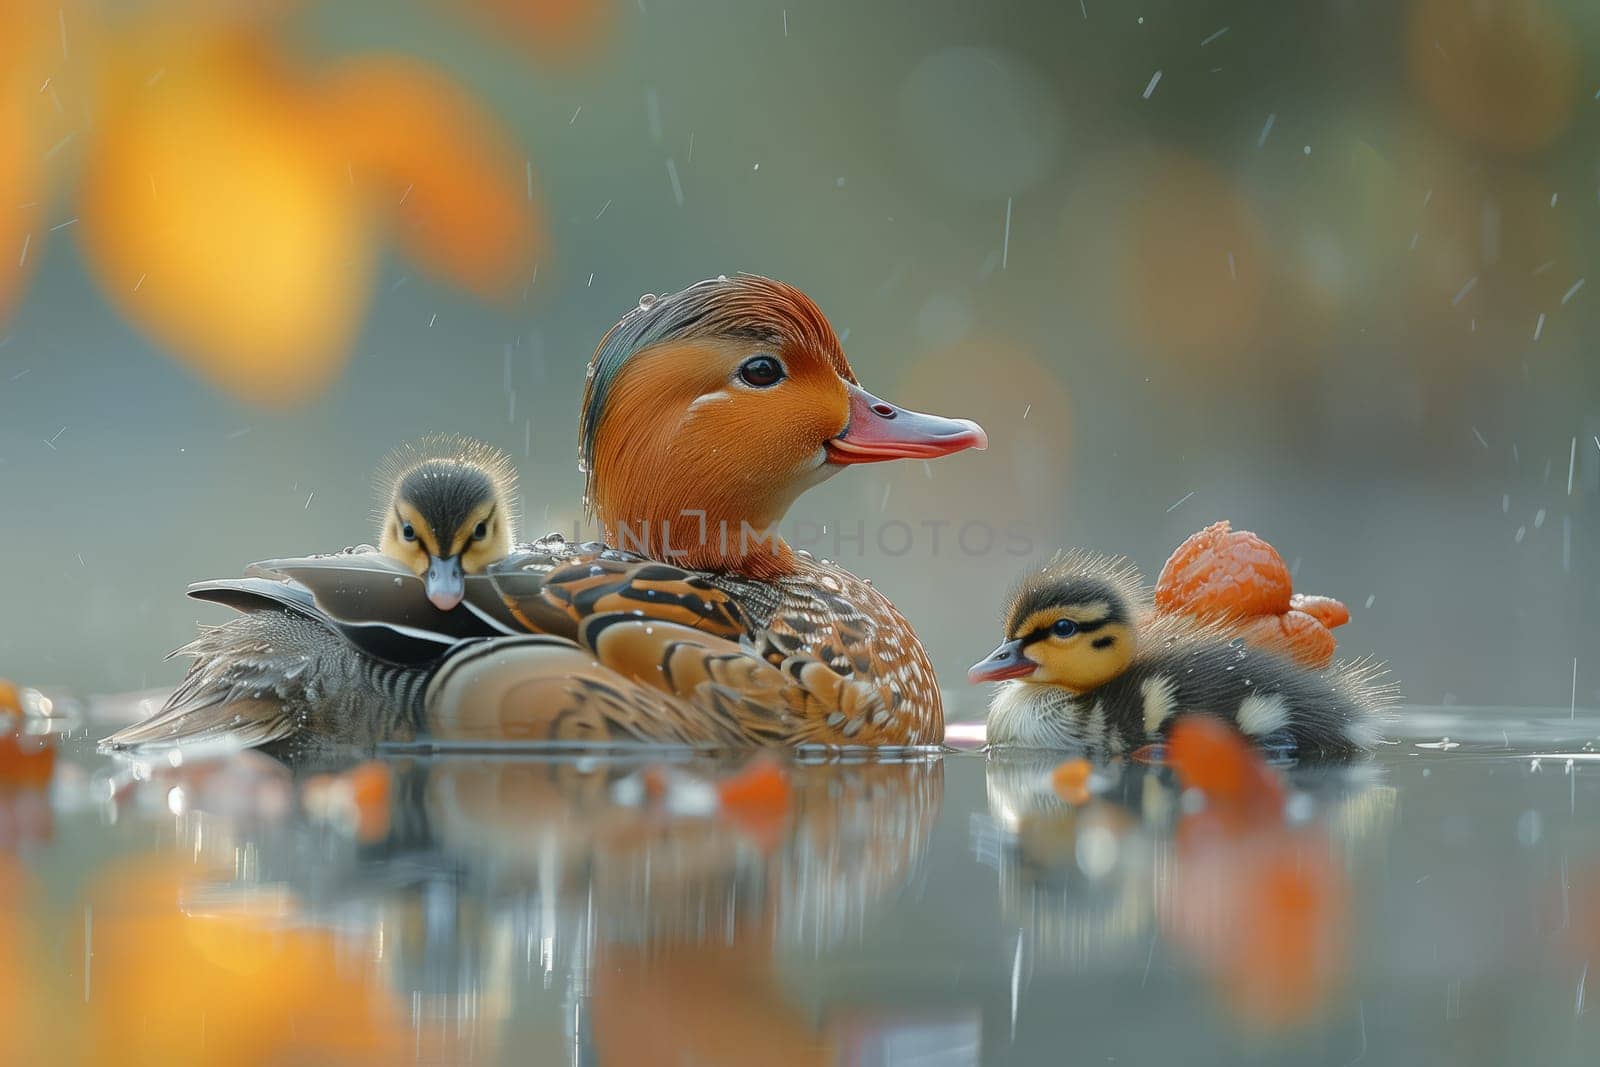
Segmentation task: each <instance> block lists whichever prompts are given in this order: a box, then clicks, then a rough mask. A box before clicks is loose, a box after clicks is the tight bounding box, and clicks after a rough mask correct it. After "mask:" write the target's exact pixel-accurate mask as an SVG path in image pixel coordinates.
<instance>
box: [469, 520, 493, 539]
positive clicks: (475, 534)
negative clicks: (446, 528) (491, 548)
mask: <svg viewBox="0 0 1600 1067" xmlns="http://www.w3.org/2000/svg"><path fill="white" fill-rule="evenodd" d="M488 536H489V524H488V523H486V522H480V523H478V525H476V526H474V527H473V528H472V539H473V540H474V541H482V540H483V539H484V538H485V537H488Z"/></svg>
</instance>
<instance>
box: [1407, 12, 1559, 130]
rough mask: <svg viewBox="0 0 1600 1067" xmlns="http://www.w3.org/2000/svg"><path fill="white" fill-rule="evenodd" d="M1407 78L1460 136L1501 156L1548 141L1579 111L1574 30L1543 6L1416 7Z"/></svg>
mask: <svg viewBox="0 0 1600 1067" xmlns="http://www.w3.org/2000/svg"><path fill="white" fill-rule="evenodd" d="M1410 37H1411V40H1410V45H1409V50H1410V60H1411V72H1412V76H1413V77H1415V78H1416V80H1417V83H1418V84H1419V85H1420V86H1421V88H1422V95H1423V96H1425V97H1426V98H1427V100H1428V102H1429V103H1430V104H1432V105H1433V107H1434V109H1435V110H1436V111H1438V113H1439V114H1440V115H1441V116H1442V117H1443V118H1444V120H1445V121H1446V122H1447V123H1449V124H1450V126H1451V127H1453V128H1454V129H1455V130H1456V131H1457V132H1458V133H1461V134H1464V135H1466V136H1468V137H1470V138H1472V139H1473V140H1476V141H1479V142H1481V143H1483V144H1486V145H1488V146H1489V147H1491V148H1499V149H1504V150H1507V151H1514V152H1526V151H1531V150H1532V149H1536V148H1540V147H1542V146H1544V145H1546V144H1549V143H1550V142H1551V141H1552V140H1554V139H1555V138H1556V137H1557V136H1558V135H1559V134H1560V133H1561V132H1562V131H1563V130H1565V129H1566V128H1567V126H1568V124H1569V123H1570V122H1571V120H1572V112H1573V108H1574V107H1575V105H1576V104H1577V92H1578V84H1577V75H1578V53H1577V50H1576V48H1575V47H1574V46H1573V41H1574V40H1575V35H1574V33H1573V29H1572V27H1571V26H1570V25H1569V24H1568V23H1567V21H1566V19H1565V18H1563V17H1562V15H1561V13H1560V12H1559V11H1557V10H1556V9H1555V8H1554V7H1553V6H1552V5H1550V4H1547V3H1544V2H1543V0H1479V2H1478V3H1474V4H1462V3H1461V2H1460V0H1422V2H1421V3H1419V4H1418V5H1417V7H1416V10H1415V11H1414V12H1413V13H1412V17H1411V34H1410Z"/></svg>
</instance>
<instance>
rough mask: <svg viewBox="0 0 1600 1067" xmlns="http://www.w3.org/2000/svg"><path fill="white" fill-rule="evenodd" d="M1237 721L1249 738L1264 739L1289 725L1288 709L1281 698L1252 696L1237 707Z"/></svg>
mask: <svg viewBox="0 0 1600 1067" xmlns="http://www.w3.org/2000/svg"><path fill="white" fill-rule="evenodd" d="M1237 721H1238V723H1239V729H1240V730H1242V731H1244V732H1245V733H1247V734H1249V735H1250V736H1251V737H1266V736H1267V735H1268V734H1273V733H1277V732H1278V731H1279V730H1281V729H1283V728H1284V727H1285V726H1287V725H1289V708H1288V705H1286V704H1285V703H1284V702H1283V698H1282V697H1281V696H1261V695H1259V694H1252V695H1251V696H1247V697H1245V698H1244V701H1243V702H1242V703H1241V704H1240V705H1239V714H1238V716H1237Z"/></svg>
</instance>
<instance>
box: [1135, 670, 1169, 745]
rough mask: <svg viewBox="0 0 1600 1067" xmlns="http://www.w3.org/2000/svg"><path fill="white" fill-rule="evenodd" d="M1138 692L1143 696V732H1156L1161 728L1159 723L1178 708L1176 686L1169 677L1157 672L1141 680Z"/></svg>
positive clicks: (1164, 720)
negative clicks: (1153, 675)
mask: <svg viewBox="0 0 1600 1067" xmlns="http://www.w3.org/2000/svg"><path fill="white" fill-rule="evenodd" d="M1139 693H1140V695H1141V696H1143V697H1144V732H1145V733H1147V734H1153V733H1156V732H1157V731H1159V730H1160V729H1161V724H1162V723H1164V722H1166V721H1167V720H1168V719H1170V718H1171V717H1172V713H1173V712H1175V711H1177V710H1178V693H1177V687H1176V686H1174V685H1173V684H1172V679H1171V678H1168V677H1167V676H1166V675H1162V674H1158V675H1156V676H1155V677H1154V678H1146V679H1145V680H1144V681H1143V682H1141V683H1140V684H1139Z"/></svg>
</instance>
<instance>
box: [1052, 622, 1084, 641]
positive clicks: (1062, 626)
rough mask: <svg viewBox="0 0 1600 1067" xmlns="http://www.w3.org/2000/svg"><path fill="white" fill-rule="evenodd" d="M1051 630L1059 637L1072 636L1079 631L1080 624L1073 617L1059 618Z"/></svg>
mask: <svg viewBox="0 0 1600 1067" xmlns="http://www.w3.org/2000/svg"><path fill="white" fill-rule="evenodd" d="M1050 632H1051V633H1053V634H1055V635H1056V636H1057V637H1071V636H1072V635H1073V634H1075V633H1077V632H1078V624H1077V623H1075V622H1073V621H1072V620H1071V619H1057V620H1056V624H1055V625H1054V626H1052V627H1050Z"/></svg>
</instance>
